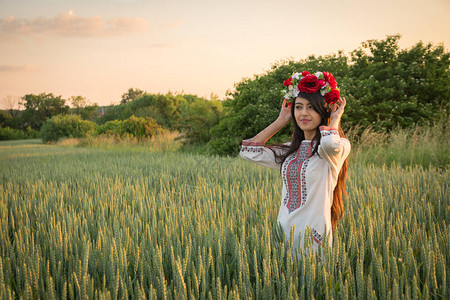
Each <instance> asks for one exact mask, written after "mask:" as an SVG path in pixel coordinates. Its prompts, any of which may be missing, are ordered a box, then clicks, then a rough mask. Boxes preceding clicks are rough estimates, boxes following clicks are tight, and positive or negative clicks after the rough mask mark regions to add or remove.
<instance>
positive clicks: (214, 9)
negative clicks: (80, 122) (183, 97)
mask: <svg viewBox="0 0 450 300" xmlns="http://www.w3.org/2000/svg"><path fill="white" fill-rule="evenodd" d="M449 16H450V1H449V0H342V1H337V0H322V1H304V0H297V1H294V0H284V1H280V0H278V1H272V0H270V1H269V0H258V1H256V0H249V1H246V0H226V1H223V0H222V1H214V0H209V1H207V0H160V1H156V0H149V1H145V0H108V1H106V0H89V1H87V0H77V1H74V0H0V100H4V99H6V98H7V97H22V96H23V95H25V94H29V93H34V94H38V93H43V92H46V93H53V94H55V95H58V96H59V95H61V96H62V97H63V98H65V99H67V98H69V97H70V96H77V95H81V96H84V97H86V98H88V99H89V100H90V101H92V102H95V103H98V104H99V105H109V104H111V103H118V102H119V101H120V99H121V95H122V94H123V93H125V92H126V91H127V90H128V89H129V88H132V87H133V88H139V89H142V90H145V91H147V92H149V93H167V92H168V91H172V92H181V91H184V93H189V94H196V95H198V96H205V97H207V98H209V96H210V94H211V93H215V94H217V95H218V96H219V98H221V99H223V98H225V92H226V91H227V90H228V89H230V90H232V89H233V85H234V83H237V82H239V81H241V80H242V78H245V77H252V76H253V75H254V74H261V73H263V72H264V71H265V70H268V69H269V68H270V66H271V65H272V64H273V63H275V62H276V61H279V60H283V59H294V60H298V59H302V58H306V57H307V56H308V55H311V54H315V55H325V54H331V53H336V52H337V51H338V50H344V51H345V52H348V51H351V50H354V49H356V48H357V47H359V46H360V44H361V42H363V41H365V40H368V39H384V38H385V37H386V35H393V34H401V35H402V38H401V40H400V46H401V47H402V48H409V47H411V46H412V45H414V44H416V43H417V42H419V41H420V40H422V41H423V42H425V43H428V42H432V43H433V44H435V45H437V44H441V43H443V44H444V46H445V47H446V49H447V51H448V47H449V45H450V17H449ZM312 71H315V70H312ZM280 84H281V83H280ZM4 102H5V101H1V102H0V103H2V104H3V105H4Z"/></svg>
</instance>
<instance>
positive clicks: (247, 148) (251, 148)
mask: <svg viewBox="0 0 450 300" xmlns="http://www.w3.org/2000/svg"><path fill="white" fill-rule="evenodd" d="M241 151H242V152H253V153H259V152H263V146H242V148H241Z"/></svg>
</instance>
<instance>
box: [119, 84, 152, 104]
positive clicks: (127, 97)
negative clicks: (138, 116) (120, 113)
mask: <svg viewBox="0 0 450 300" xmlns="http://www.w3.org/2000/svg"><path fill="white" fill-rule="evenodd" d="M145 94H146V92H145V91H143V90H140V89H134V88H130V89H128V91H127V92H126V93H124V94H122V101H120V103H122V104H125V103H127V102H129V101H133V100H135V99H137V98H139V97H141V96H143V95H145Z"/></svg>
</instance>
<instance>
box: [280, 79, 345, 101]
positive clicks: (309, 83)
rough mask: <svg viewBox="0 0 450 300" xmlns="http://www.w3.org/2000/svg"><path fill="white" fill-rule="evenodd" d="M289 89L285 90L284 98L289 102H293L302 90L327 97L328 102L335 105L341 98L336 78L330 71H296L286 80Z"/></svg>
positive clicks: (285, 84)
mask: <svg viewBox="0 0 450 300" xmlns="http://www.w3.org/2000/svg"><path fill="white" fill-rule="evenodd" d="M284 86H285V87H287V89H284V90H283V93H284V98H285V99H286V100H287V101H288V102H293V101H294V99H295V98H297V97H298V94H299V93H300V92H305V93H317V92H318V91H319V90H320V94H321V95H322V96H323V97H324V98H325V101H327V103H328V104H330V105H333V104H334V103H336V102H337V101H338V100H339V98H340V91H339V88H338V87H337V84H336V80H335V79H334V77H333V75H332V74H331V73H329V72H316V73H314V74H311V73H309V72H307V71H303V72H301V73H294V74H292V76H291V77H290V78H289V79H286V80H285V81H284Z"/></svg>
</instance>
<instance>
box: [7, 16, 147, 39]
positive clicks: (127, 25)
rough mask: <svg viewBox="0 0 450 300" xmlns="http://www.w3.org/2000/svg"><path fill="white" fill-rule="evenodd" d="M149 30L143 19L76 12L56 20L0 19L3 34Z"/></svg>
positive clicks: (90, 34) (99, 33)
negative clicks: (76, 13) (81, 15)
mask: <svg viewBox="0 0 450 300" xmlns="http://www.w3.org/2000/svg"><path fill="white" fill-rule="evenodd" d="M149 28H150V26H149V22H148V20H146V19H142V18H132V17H116V18H112V19H104V18H103V17H101V16H91V17H79V16H77V15H75V14H74V12H73V11H69V13H61V14H59V15H57V16H56V17H53V18H44V17H38V18H35V19H17V18H15V17H13V16H10V17H8V18H6V19H0V34H2V35H29V34H53V35H60V36H72V37H105V36H106V37H108V36H123V35H128V34H132V33H137V32H146V31H148V30H149Z"/></svg>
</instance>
